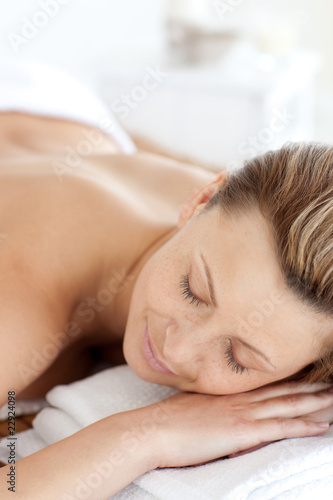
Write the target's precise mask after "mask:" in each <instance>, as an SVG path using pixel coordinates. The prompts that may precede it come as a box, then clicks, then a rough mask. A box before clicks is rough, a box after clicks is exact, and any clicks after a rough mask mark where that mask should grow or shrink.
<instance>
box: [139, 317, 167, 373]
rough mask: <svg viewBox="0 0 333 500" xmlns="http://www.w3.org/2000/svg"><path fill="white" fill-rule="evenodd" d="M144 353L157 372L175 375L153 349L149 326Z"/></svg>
mask: <svg viewBox="0 0 333 500" xmlns="http://www.w3.org/2000/svg"><path fill="white" fill-rule="evenodd" d="M142 351H143V355H144V357H145V359H146V360H147V361H148V363H149V365H150V366H151V367H152V368H153V369H154V370H156V371H158V372H161V373H164V374H166V375H175V374H174V373H173V372H172V371H170V370H169V369H168V368H167V367H166V366H165V365H164V364H163V363H162V362H161V361H160V359H159V358H158V357H157V354H156V350H153V347H152V345H151V343H150V339H149V334H148V326H147V325H146V328H145V333H144V336H143V341H142Z"/></svg>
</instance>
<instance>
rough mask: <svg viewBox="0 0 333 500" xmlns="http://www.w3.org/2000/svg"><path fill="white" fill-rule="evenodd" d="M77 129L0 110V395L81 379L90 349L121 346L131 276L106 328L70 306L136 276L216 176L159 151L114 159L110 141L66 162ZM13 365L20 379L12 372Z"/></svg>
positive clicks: (39, 391) (31, 393) (26, 394)
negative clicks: (107, 279)
mask: <svg viewBox="0 0 333 500" xmlns="http://www.w3.org/2000/svg"><path fill="white" fill-rule="evenodd" d="M84 130H88V131H91V129H89V128H87V127H84V126H82V125H80V124H77V123H73V122H64V121H59V120H53V119H46V118H37V117H32V116H27V115H20V114H16V113H8V114H2V115H1V114H0V145H1V154H0V180H1V182H0V214H1V216H0V217H1V219H0V221H1V222H0V233H1V241H0V254H1V259H0V272H1V277H2V279H1V283H0V293H1V297H2V306H1V316H2V327H1V330H2V331H1V340H0V348H1V347H2V349H1V352H6V350H7V351H8V334H9V333H10V338H11V343H12V344H13V345H15V344H16V345H19V346H21V349H18V350H16V351H15V354H14V355H15V356H16V359H14V362H12V361H13V360H12V361H11V362H10V363H9V362H8V363H7V364H6V363H4V364H3V374H2V379H3V378H4V377H5V378H6V379H7V381H8V382H7V383H6V384H5V388H4V387H3V388H2V394H1V397H4V396H5V394H4V389H5V391H7V390H9V387H11V388H14V387H13V385H16V386H17V388H16V390H17V391H19V392H20V397H23V398H30V397H41V396H43V395H45V393H46V392H47V391H48V390H49V389H50V388H51V387H53V386H54V385H55V384H58V383H68V382H71V381H73V380H76V379H79V378H82V377H84V376H86V375H87V373H88V372H89V370H90V368H91V364H92V357H91V348H92V347H94V346H95V347H96V346H97V347H98V346H100V345H103V351H104V352H107V348H109V351H116V350H117V349H118V352H119V347H120V346H121V340H122V335H123V332H124V327H125V322H126V310H127V308H128V307H129V301H130V296H131V290H132V287H133V286H134V283H135V279H134V280H132V284H131V285H130V286H128V287H127V288H126V293H124V294H122V295H121V294H120V295H119V299H118V303H117V311H118V310H121V311H122V312H123V314H122V316H120V315H118V316H117V314H116V313H115V310H114V311H112V308H111V309H110V311H109V312H108V314H109V315H110V317H108V318H107V319H106V321H105V322H104V323H103V322H102V318H103V319H104V320H105V317H103V315H101V314H99V315H98V314H96V316H95V318H94V319H93V320H91V321H89V322H87V321H84V319H83V318H82V316H79V315H78V314H77V306H78V304H80V303H82V302H83V301H85V300H86V298H87V297H91V296H93V295H94V294H96V293H97V292H98V290H99V287H100V286H101V280H102V278H103V276H105V273H112V272H115V270H116V271H117V272H118V275H119V272H120V270H121V272H122V273H123V274H124V279H126V275H127V274H128V273H131V276H132V278H133V276H136V273H138V272H139V270H140V268H141V267H142V265H143V264H144V262H145V260H146V259H147V258H149V255H150V252H151V251H153V248H154V243H155V242H156V241H158V240H160V239H161V238H163V237H164V235H167V234H168V233H169V232H170V231H172V229H173V228H175V227H176V225H177V219H178V214H179V211H180V209H181V206H182V203H183V202H184V201H185V200H186V199H187V198H188V197H190V196H191V195H192V194H193V193H194V192H195V191H197V190H198V189H199V188H200V187H202V186H203V185H205V184H206V183H208V182H210V181H212V180H213V179H214V178H215V177H216V175H215V174H214V173H211V172H208V171H205V170H203V169H200V168H197V167H193V166H190V165H186V164H182V163H178V162H175V161H172V160H169V159H163V158H162V157H159V156H157V155H147V154H145V155H140V154H137V155H133V156H127V155H122V154H117V153H118V151H117V145H116V144H114V143H113V142H112V140H111V139H110V138H109V137H107V136H105V137H104V140H103V141H102V144H100V147H95V148H94V151H93V154H91V155H89V156H86V157H82V158H81V161H80V162H79V164H78V165H77V166H76V167H75V168H74V167H73V165H71V164H69V163H68V161H67V160H68V159H67V160H66V151H67V150H68V149H66V147H71V148H72V149H74V150H75V149H77V144H78V141H80V140H81V138H82V137H83V135H82V133H83V131H84ZM27 131H28V133H27ZM39 145H40V147H39ZM115 307H116V304H115ZM113 313H114V314H113ZM18 315H19V317H18ZM105 324H107V325H109V327H108V328H105ZM38 325H40V326H38ZM71 325H72V330H70V327H71ZM73 325H76V328H77V332H78V333H77V334H76V335H74V334H73V331H74V330H73V328H74V327H73ZM59 332H66V334H65V336H64V337H63V338H65V341H63V342H62V343H61V342H58V343H57V344H56V343H54V342H53V340H51V339H53V338H54V336H56V334H57V333H58V334H59ZM71 333H72V334H71ZM67 334H68V335H67ZM58 337H59V335H58ZM52 342H53V344H54V346H55V347H54V349H53V351H54V352H53V354H52V356H50V357H49V358H48V359H46V358H47V356H46V355H45V352H47V350H46V347H45V346H47V345H50V344H51V343H52ZM43 349H44V351H45V352H44V354H43ZM49 350H50V349H49ZM16 353H19V354H16ZM39 355H40V356H39ZM34 356H35V362H34V363H33V361H34ZM37 358H38V359H39V358H40V359H41V360H42V361H41V362H40V363H39V364H38V362H37V361H38V359H37ZM17 363H21V366H23V367H26V371H25V372H24V373H27V375H26V376H22V373H21V374H19V375H17V373H16V375H15V376H14V371H15V364H16V367H17ZM32 365H33V366H32ZM35 365H36V366H35ZM23 371H24V370H23ZM21 372H22V370H21ZM6 373H7V375H6ZM28 375H30V378H29V376H28ZM23 379H24V380H23ZM10 384H12V385H11V386H10ZM7 386H8V387H7Z"/></svg>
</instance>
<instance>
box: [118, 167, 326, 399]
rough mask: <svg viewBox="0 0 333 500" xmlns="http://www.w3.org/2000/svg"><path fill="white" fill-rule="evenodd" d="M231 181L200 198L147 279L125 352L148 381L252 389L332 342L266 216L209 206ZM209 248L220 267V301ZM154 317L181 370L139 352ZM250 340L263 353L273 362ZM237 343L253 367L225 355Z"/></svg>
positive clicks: (140, 283)
mask: <svg viewBox="0 0 333 500" xmlns="http://www.w3.org/2000/svg"><path fill="white" fill-rule="evenodd" d="M225 181H226V176H225V175H223V177H222V179H221V180H220V181H217V182H214V183H213V184H212V185H210V186H209V187H208V188H205V189H204V190H203V191H202V192H201V193H200V195H199V196H197V197H194V198H193V200H192V207H191V208H190V209H189V210H187V211H185V212H183V214H182V216H181V217H180V220H179V223H178V230H177V231H176V232H175V233H174V234H173V236H172V238H171V239H170V240H169V241H168V243H167V244H164V245H163V246H162V247H160V249H159V250H158V251H157V252H156V253H155V254H154V255H153V256H152V257H151V258H150V259H149V261H148V262H147V263H146V265H145V267H144V268H143V269H142V271H141V273H140V275H139V277H138V279H137V282H136V285H135V288H134V291H133V296H132V302H131V307H130V310H129V315H128V321H127V326H126V330H125V337H124V354H125V358H126V361H127V362H128V364H129V365H130V366H131V367H132V368H133V370H134V371H135V372H136V373H137V375H138V376H140V377H141V378H144V379H145V380H147V381H150V382H155V383H160V384H165V385H171V386H173V387H176V388H178V389H180V390H182V391H192V392H198V393H206V394H232V393H237V392H243V391H248V390H252V389H254V388H256V387H260V386H263V385H266V384H269V383H272V382H275V381H277V380H282V379H284V378H286V377H288V376H290V375H292V374H293V373H295V372H297V371H299V370H300V369H301V368H303V367H305V366H306V365H308V364H309V363H311V362H312V361H314V360H315V359H317V357H318V356H319V354H320V351H321V348H322V346H323V341H325V340H326V339H328V338H329V336H330V335H331V334H332V321H331V320H330V319H326V318H325V317H317V316H315V315H314V314H313V313H310V311H308V310H307V309H306V308H305V307H304V306H303V305H302V304H301V303H300V302H299V301H298V300H297V299H296V298H295V297H294V296H293V295H292V294H291V292H290V291H289V290H288V289H287V288H286V287H284V284H283V279H282V276H281V273H280V270H279V267H278V264H277V260H276V258H275V255H274V250H273V248H274V247H273V241H272V239H271V238H270V234H269V231H268V227H267V224H266V222H265V220H264V219H263V217H261V216H260V215H259V213H257V212H254V213H252V214H246V215H244V217H242V218H237V219H236V218H230V217H227V216H226V215H225V214H223V213H222V212H221V210H220V209H219V208H218V207H214V208H213V209H211V210H209V211H203V208H204V206H205V204H206V203H201V199H202V198H201V197H202V196H205V197H206V198H210V197H211V196H212V194H213V193H214V192H215V191H216V189H217V188H218V187H219V186H220V185H222V184H223V183H224V182H225ZM199 214H200V215H199ZM200 254H203V255H204V259H205V261H206V263H207V265H208V267H209V268H210V271H211V277H212V281H213V283H214V285H215V289H216V305H214V304H213V303H212V299H211V297H210V294H209V287H208V284H207V277H206V275H205V272H204V265H203V261H202V260H201V258H200ZM187 273H189V274H190V288H191V291H192V293H193V294H194V295H195V296H196V297H197V298H200V299H201V302H198V301H197V300H195V301H192V303H191V298H184V296H183V295H182V289H181V287H180V285H179V282H180V278H181V276H182V275H184V274H187ZM263 308H265V309H263ZM254 313H255V314H256V315H255V314H254ZM146 323H148V330H149V333H150V338H151V343H152V344H153V346H154V347H155V349H156V350H157V352H158V353H159V354H160V359H161V361H162V362H164V363H165V364H166V366H167V367H168V368H169V369H170V370H171V371H173V372H174V373H175V375H168V374H160V373H157V372H156V371H154V369H152V368H151V367H150V366H149V365H148V364H147V362H146V361H145V359H144V358H143V357H142V355H141V356H140V355H138V353H140V350H141V349H140V348H141V344H142V337H143V331H144V328H145V325H146ZM241 341H245V342H247V343H249V344H251V345H252V346H254V347H255V348H256V349H259V350H261V351H262V352H263V353H264V354H265V355H266V357H267V358H268V359H269V360H270V364H269V363H267V362H266V361H265V360H263V359H262V358H261V357H260V356H259V355H257V354H256V353H253V352H252V351H251V350H250V349H249V348H247V347H245V346H244V345H242V344H241ZM300 345H302V349H301V350H300V349H299V346H300ZM230 346H231V347H232V351H233V356H234V358H235V361H236V362H238V363H239V364H240V365H242V366H243V367H245V368H246V370H241V369H240V368H238V369H237V368H236V365H235V363H234V364H233V365H231V366H228V360H227V359H226V357H225V355H226V353H227V351H228V348H229V347H230Z"/></svg>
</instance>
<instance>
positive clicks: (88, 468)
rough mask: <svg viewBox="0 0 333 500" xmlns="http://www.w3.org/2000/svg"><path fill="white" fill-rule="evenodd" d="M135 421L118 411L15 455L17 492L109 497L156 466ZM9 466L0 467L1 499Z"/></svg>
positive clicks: (58, 497)
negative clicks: (35, 449)
mask: <svg viewBox="0 0 333 500" xmlns="http://www.w3.org/2000/svg"><path fill="white" fill-rule="evenodd" d="M135 416H136V415H134V417H135ZM129 417H130V418H129ZM138 417H139V418H140V412H139V411H138ZM133 422H135V420H133V415H132V412H124V413H119V414H117V415H113V416H111V417H107V418H104V419H103V420H100V421H98V422H96V423H94V424H92V425H90V426H88V427H86V428H84V429H83V430H81V431H79V432H77V433H75V434H73V435H72V436H69V437H68V438H66V439H63V440H61V441H58V442H57V443H54V444H53V445H50V446H48V447H47V448H44V449H43V450H40V451H38V452H36V453H34V454H32V455H30V456H28V457H26V458H24V459H22V460H19V461H18V462H17V463H16V464H15V465H16V470H15V477H16V485H15V495H14V496H15V498H16V499H23V498H24V500H29V499H31V500H45V498H47V499H48V500H53V499H54V500H74V499H76V498H83V497H84V498H86V499H88V500H105V499H106V498H109V497H110V496H111V495H113V494H115V493H116V492H117V491H119V490H121V489H122V488H124V487H125V486H126V485H127V484H129V483H131V482H132V481H133V480H134V479H135V478H137V477H139V476H140V475H142V474H144V473H145V472H147V471H148V470H151V469H152V468H154V467H153V466H151V464H152V463H153V460H152V456H151V446H150V440H149V436H147V435H146V436H144V437H142V436H141V437H140V434H139V433H138V431H137V427H134V425H133ZM9 472H10V469H9V466H6V467H3V468H2V469H1V471H0V497H1V499H3V500H7V499H12V498H13V492H12V491H9V490H8V487H9V486H10V484H9V483H7V481H8V480H9V477H8V476H7V474H8V473H9Z"/></svg>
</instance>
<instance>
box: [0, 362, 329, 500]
mask: <svg viewBox="0 0 333 500" xmlns="http://www.w3.org/2000/svg"><path fill="white" fill-rule="evenodd" d="M176 392H178V391H177V390H176V389H172V388H170V387H166V386H160V385H156V384H150V383H148V382H145V381H143V380H141V379H139V378H138V377H137V376H136V375H135V374H134V372H133V371H132V370H131V368H130V367H129V366H127V365H122V366H118V367H115V368H109V369H106V370H104V371H102V372H99V373H96V374H95V375H92V376H90V377H88V378H86V379H83V380H80V381H77V382H74V383H72V384H69V385H66V386H65V385H62V386H57V387H54V388H53V389H51V391H49V392H48V394H47V396H46V399H47V402H48V403H49V404H50V405H51V406H50V407H46V408H43V409H42V410H41V411H40V413H39V414H38V415H37V416H36V418H35V420H34V421H33V427H34V429H31V430H28V431H24V432H22V433H18V434H17V444H18V446H17V450H18V452H19V454H20V455H19V457H18V458H21V457H24V456H27V455H29V454H31V453H33V452H35V451H38V450H39V449H41V448H43V447H45V446H47V445H49V444H52V443H54V442H55V441H57V440H60V439H63V438H65V437H67V436H69V435H70V434H72V433H74V432H76V431H78V430H80V429H82V428H83V427H85V426H87V425H89V424H91V423H93V422H95V421H97V420H100V419H102V418H104V417H106V416H108V415H112V414H114V413H118V412H121V411H126V410H130V409H134V408H139V407H142V406H146V405H148V404H152V403H155V402H157V401H161V400H162V399H165V398H167V397H168V396H170V395H172V394H174V393H176ZM0 451H2V453H1V454H0V459H1V460H3V461H6V459H5V457H6V453H7V451H6V443H5V440H3V442H2V443H1V444H0ZM332 495H333V428H332V427H331V428H330V429H329V430H328V431H327V432H326V433H325V434H324V435H322V436H315V437H307V438H297V439H288V440H283V441H279V442H277V443H272V444H270V445H268V446H266V447H264V448H261V449H259V450H256V451H254V452H252V453H249V454H246V455H243V456H240V457H236V458H230V459H220V460H217V461H214V462H212V463H209V464H206V465H200V466H193V467H178V468H168V469H158V470H154V471H151V472H148V473H146V474H144V475H142V476H140V477H139V478H137V479H136V480H135V481H133V483H131V484H130V485H128V486H127V487H125V488H124V489H123V490H121V491H120V492H118V493H117V494H115V495H113V496H112V499H116V500H130V499H132V500H134V499H135V500H179V499H184V500H187V499H188V500H207V499H209V500H220V499H223V500H224V499H226V500H245V499H246V500H248V499H249V500H268V499H269V500H272V499H274V500H281V499H288V500H294V499H295V500H296V499H302V500H313V498H315V497H317V498H320V499H321V500H325V499H331V498H332Z"/></svg>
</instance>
